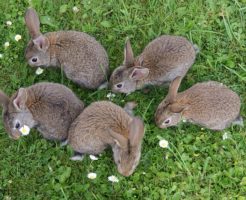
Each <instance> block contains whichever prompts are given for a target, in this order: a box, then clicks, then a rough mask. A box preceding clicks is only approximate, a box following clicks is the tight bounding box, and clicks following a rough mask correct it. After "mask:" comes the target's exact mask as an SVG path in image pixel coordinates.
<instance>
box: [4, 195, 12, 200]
mask: <svg viewBox="0 0 246 200" xmlns="http://www.w3.org/2000/svg"><path fill="white" fill-rule="evenodd" d="M4 199H5V200H11V199H12V198H11V196H8V195H7V196H5V197H4Z"/></svg>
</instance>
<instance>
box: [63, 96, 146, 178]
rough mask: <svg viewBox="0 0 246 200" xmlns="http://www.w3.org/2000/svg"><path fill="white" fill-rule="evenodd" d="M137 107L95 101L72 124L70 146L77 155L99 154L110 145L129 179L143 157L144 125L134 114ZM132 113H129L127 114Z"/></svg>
mask: <svg viewBox="0 0 246 200" xmlns="http://www.w3.org/2000/svg"><path fill="white" fill-rule="evenodd" d="M134 107H135V105H134V104H127V105H126V110H127V111H125V110H124V109H122V108H121V107H119V106H117V105H115V104H113V103H112V102H109V101H99V102H94V103H92V104H91V105H89V106H88V107H87V108H85V110H84V111H83V112H82V113H81V114H80V115H79V116H78V118H77V119H76V120H75V121H74V122H73V123H72V125H71V127H70V130H69V136H68V143H69V144H70V145H71V147H72V148H73V149H74V151H75V156H74V157H73V158H72V160H75V159H78V156H79V155H78V154H80V156H82V154H93V155H96V154H99V153H101V152H102V151H103V150H104V149H105V148H106V147H108V146H111V147H112V150H113V154H114V160H115V163H116V164H117V168H118V171H119V173H121V174H122V175H124V176H130V175H131V174H132V173H133V171H134V170H135V168H136V167H137V165H138V163H139V159H140V155H141V143H142V139H143V136H144V124H143V122H142V120H140V119H139V118H136V117H133V116H132V115H131V113H132V112H131V111H130V109H131V108H134ZM128 111H129V113H128Z"/></svg>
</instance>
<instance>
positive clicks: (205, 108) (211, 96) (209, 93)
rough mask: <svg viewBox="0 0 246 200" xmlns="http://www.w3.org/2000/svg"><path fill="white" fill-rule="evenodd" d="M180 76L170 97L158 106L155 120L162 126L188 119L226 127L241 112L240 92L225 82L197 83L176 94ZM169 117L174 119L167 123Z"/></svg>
mask: <svg viewBox="0 0 246 200" xmlns="http://www.w3.org/2000/svg"><path fill="white" fill-rule="evenodd" d="M177 79H178V78H176V80H174V82H175V81H176V83H177V84H178V85H171V86H170V89H169V93H168V95H167V97H166V98H165V99H164V100H163V101H162V102H161V103H160V105H159V106H158V108H157V111H156V114H155V120H156V124H157V125H158V126H159V127H160V128H166V127H168V126H173V125H176V124H178V123H179V121H180V120H181V119H185V120H187V121H188V122H191V123H194V124H199V125H201V126H204V127H206V128H209V129H213V130H222V129H224V128H226V127H228V126H230V125H231V123H232V122H234V121H235V120H236V119H237V117H238V116H239V113H240V98H239V96H238V95H237V94H236V93H235V92H233V91H232V90H230V89H229V88H228V87H226V86H225V85H223V84H222V83H218V82H215V81H208V82H204V83H197V84H195V85H194V86H192V87H191V88H189V89H187V90H186V91H183V92H180V93H176V94H172V91H175V90H176V89H177V88H178V87H179V84H180V81H181V79H180V81H179V82H177ZM176 91H177V90H176ZM174 93H175V92H174ZM170 94H172V95H171V96H172V97H171V98H170ZM167 119H170V120H171V121H170V123H169V124H163V122H164V121H165V120H167Z"/></svg>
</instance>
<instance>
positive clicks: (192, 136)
mask: <svg viewBox="0 0 246 200" xmlns="http://www.w3.org/2000/svg"><path fill="white" fill-rule="evenodd" d="M29 5H32V6H33V7H35V8H36V9H37V11H38V13H39V14H40V16H42V17H41V22H42V27H41V30H42V31H43V32H47V31H55V30H60V29H64V30H70V29H73V30H78V31H83V32H87V33H89V34H91V35H93V36H95V37H96V38H97V40H99V41H100V42H101V43H102V44H103V45H104V47H105V48H106V49H107V52H108V54H109V58H110V67H111V69H113V68H115V67H116V66H117V65H119V64H120V63H121V62H122V60H123V46H124V41H125V38H126V37H127V36H128V37H130V38H131V42H132V46H133V49H134V51H135V54H138V53H140V52H141V50H142V49H143V48H144V46H145V45H146V44H147V43H148V42H150V41H151V40H152V39H154V38H155V37H157V36H159V35H161V34H173V35H182V36H185V37H187V38H189V39H190V40H191V41H192V42H193V43H196V44H197V45H198V46H199V47H200V49H201V52H200V54H199V55H198V57H197V60H196V63H195V64H194V65H193V67H192V69H191V70H190V71H189V73H188V74H187V76H186V78H185V79H184V82H183V84H182V86H181V90H184V89H186V88H189V87H190V86H192V85H193V84H195V83H196V82H198V81H206V80H216V81H220V82H223V83H224V84H226V85H228V86H229V87H230V88H231V89H232V90H234V91H235V92H237V93H238V94H239V95H240V97H241V101H242V107H241V114H242V116H243V117H244V118H245V117H246V106H245V101H246V92H245V85H246V65H245V63H246V60H245V58H246V34H245V30H246V29H245V28H246V27H245V25H246V24H245V21H246V1H245V0H217V1H215V0H196V1H193V0H185V1H184V0H165V1H164V0H151V1H146V0H141V1H136V0H132V1H128V0H127V1H122V0H120V1H113V0H107V1H106V0H105V1H99V0H98V1H96V0H94V1H92V0H91V1H87V0H86V1H83V3H81V1H79V0H76V1H73V2H72V1H60V0H56V1H54V0H53V1H47V0H45V1H38V0H33V1H32V0H30V1H27V0H25V1H20V0H9V1H3V0H2V1H0V10H1V11H2V13H1V15H0V21H1V23H0V35H1V37H0V44H1V47H0V53H1V54H2V55H3V57H2V58H1V59H0V88H1V89H2V90H4V91H5V92H6V93H7V94H9V95H10V94H12V93H13V92H14V91H16V90H17V89H18V88H19V87H21V86H29V85H31V84H33V83H37V82H40V81H53V82H58V83H63V84H65V85H66V86H68V87H70V88H71V89H73V90H74V91H75V92H76V94H77V95H78V96H79V97H80V98H81V99H82V100H84V101H85V102H86V104H87V105H88V104H90V103H91V102H93V101H96V100H103V99H107V97H106V96H107V94H108V93H109V92H110V91H107V90H102V91H88V90H84V89H80V88H78V87H77V86H76V85H75V84H73V83H72V82H71V81H70V80H67V79H66V78H65V77H64V78H63V76H61V72H60V70H46V71H45V72H44V73H43V74H42V75H40V76H36V75H35V70H34V69H32V68H30V67H29V66H27V64H26V62H25V60H24V57H23V54H24V49H25V45H26V44H27V41H28V40H29V36H28V35H27V30H26V28H25V26H24V19H23V14H24V12H25V9H26V8H27V7H28V6H29ZM73 6H77V7H78V8H79V12H78V13H76V14H75V13H73V11H72V8H73ZM8 20H10V21H11V22H12V23H13V24H12V26H7V25H6V21H8ZM16 34H20V35H21V36H22V39H21V40H20V41H19V42H16V41H15V40H14V36H15V35H16ZM6 41H9V43H10V46H9V47H8V48H4V46H3V44H4V43H5V42H6ZM166 94H167V88H158V87H153V89H152V90H151V91H150V93H148V94H144V93H143V92H141V91H138V92H135V93H133V94H131V95H129V96H125V95H119V94H117V95H116V97H115V98H114V99H113V101H114V102H115V103H117V104H120V105H123V104H124V102H126V101H129V100H135V101H137V102H138V104H139V105H138V107H137V109H136V114H137V115H140V116H142V117H143V118H144V121H145V123H146V136H145V138H144V142H143V154H142V157H141V162H140V164H139V166H138V168H137V170H136V172H135V173H134V174H133V175H132V176H131V177H129V178H125V177H122V176H120V175H119V174H118V173H117V170H116V167H115V165H114V163H113V159H112V153H111V151H110V150H108V151H106V152H104V153H103V154H102V156H101V157H100V158H99V160H98V161H91V160H90V159H89V157H86V158H85V159H84V160H83V161H82V162H71V161H70V160H69V157H70V155H71V149H70V148H69V147H65V148H60V144H59V143H54V142H49V141H46V140H44V139H42V137H41V136H40V135H39V134H38V133H37V132H36V131H32V132H31V134H30V135H29V136H28V137H24V138H22V139H21V140H19V141H13V140H11V139H9V137H8V136H7V134H6V132H5V130H4V128H3V124H2V120H1V123H0V152H1V153H0V199H6V200H7V199H25V200H26V199H100V200H101V199H146V200H147V199H149V200H153V199H240V200H243V199H246V161H245V160H246V139H245V136H246V129H245V128H240V127H236V126H235V127H230V128H228V129H227V130H225V131H222V132H214V131H210V130H207V129H201V127H198V126H195V125H191V124H181V125H180V126H179V127H175V128H169V129H166V130H160V129H159V128H157V127H156V126H155V125H154V123H153V114H154V112H155V109H156V107H157V105H158V103H159V102H160V101H161V100H162V99H163V98H164V97H165V95H166ZM225 132H226V133H228V135H229V139H227V140H222V135H223V134H224V133H225ZM160 138H164V139H166V140H168V141H169V143H170V149H162V148H160V147H159V145H158V142H159V139H160ZM89 172H95V173H97V178H96V179H94V180H90V179H88V178H87V174H88V173H89ZM110 175H116V176H117V177H118V178H119V182H118V183H111V182H109V181H108V180H107V177H108V176H110Z"/></svg>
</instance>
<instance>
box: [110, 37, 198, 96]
mask: <svg viewBox="0 0 246 200" xmlns="http://www.w3.org/2000/svg"><path fill="white" fill-rule="evenodd" d="M131 54H132V55H131ZM195 57H196V49H195V47H194V46H193V45H192V44H191V43H190V42H189V41H188V40H187V39H185V38H184V37H179V36H169V35H164V36H160V37H158V38H156V39H155V40H153V41H152V42H150V43H149V44H148V45H147V46H146V47H145V49H144V51H143V52H142V53H141V54H140V55H139V56H138V57H136V58H135V59H134V58H133V53H132V49H131V46H130V43H129V41H128V42H127V43H126V47H125V60H124V63H123V66H120V67H118V68H116V69H115V70H114V72H113V73H112V75H111V78H110V83H111V86H112V89H113V90H114V91H116V92H123V93H130V92H133V91H135V90H136V89H142V88H143V87H145V86H146V85H162V84H164V83H169V82H171V81H172V80H173V79H175V78H176V77H177V76H185V74H186V73H187V71H188V69H189V68H190V67H191V65H192V64H193V63H194V60H195ZM134 69H142V70H143V69H146V71H145V72H143V73H146V76H143V77H141V78H137V79H135V80H134V78H132V77H131V75H132V73H133V71H134ZM147 70H148V71H149V73H148V72H147ZM121 82H125V87H126V88H125V89H117V88H116V85H117V84H119V83H121Z"/></svg>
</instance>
